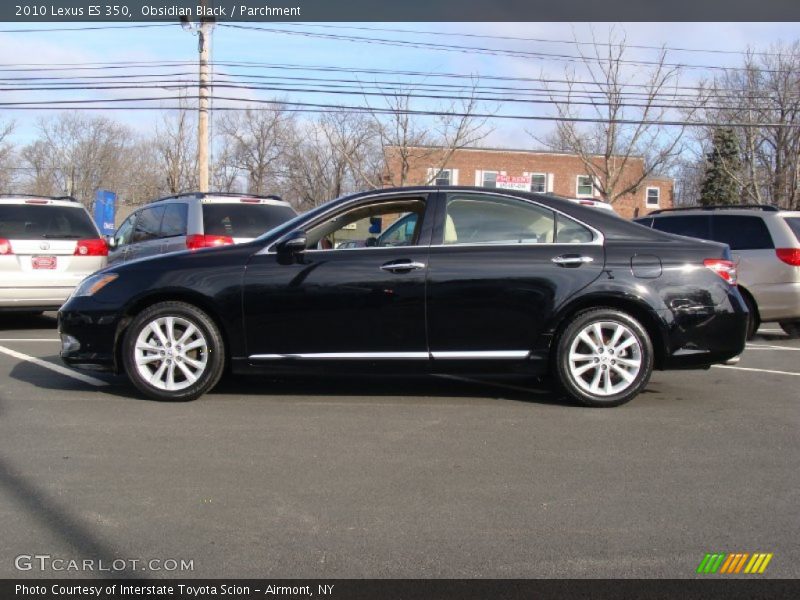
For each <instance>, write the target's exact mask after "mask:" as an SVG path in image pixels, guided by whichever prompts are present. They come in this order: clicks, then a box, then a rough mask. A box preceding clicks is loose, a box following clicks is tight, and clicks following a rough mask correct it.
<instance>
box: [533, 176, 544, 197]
mask: <svg viewBox="0 0 800 600" xmlns="http://www.w3.org/2000/svg"><path fill="white" fill-rule="evenodd" d="M531 191H532V192H537V193H539V194H543V193H544V192H546V191H547V175H545V174H544V173H531Z"/></svg>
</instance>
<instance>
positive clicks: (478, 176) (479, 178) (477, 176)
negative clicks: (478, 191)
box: [475, 169, 483, 187]
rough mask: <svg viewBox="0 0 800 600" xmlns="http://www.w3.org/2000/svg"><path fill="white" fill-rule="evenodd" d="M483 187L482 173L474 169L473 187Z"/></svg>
mask: <svg viewBox="0 0 800 600" xmlns="http://www.w3.org/2000/svg"><path fill="white" fill-rule="evenodd" d="M482 185H483V171H481V170H480V169H475V186H476V187H480V186H482Z"/></svg>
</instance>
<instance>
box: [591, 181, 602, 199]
mask: <svg viewBox="0 0 800 600" xmlns="http://www.w3.org/2000/svg"><path fill="white" fill-rule="evenodd" d="M592 196H594V197H595V198H599V197H600V179H598V178H597V177H595V178H594V187H593V188H592Z"/></svg>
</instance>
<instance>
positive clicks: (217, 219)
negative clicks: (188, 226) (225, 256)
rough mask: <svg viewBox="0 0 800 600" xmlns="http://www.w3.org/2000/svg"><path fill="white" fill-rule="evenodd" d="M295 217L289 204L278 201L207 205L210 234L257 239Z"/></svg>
mask: <svg viewBox="0 0 800 600" xmlns="http://www.w3.org/2000/svg"><path fill="white" fill-rule="evenodd" d="M295 216H296V215H295V212H294V211H293V210H292V209H291V208H290V207H289V206H280V205H275V204H234V203H232V202H219V203H217V204H203V230H204V233H205V234H206V235H225V236H228V237H232V238H257V237H258V236H260V235H262V234H264V233H266V232H267V231H269V230H270V229H272V228H274V227H277V226H278V225H280V224H282V223H285V222H286V221H288V220H289V219H293V218H294V217H295Z"/></svg>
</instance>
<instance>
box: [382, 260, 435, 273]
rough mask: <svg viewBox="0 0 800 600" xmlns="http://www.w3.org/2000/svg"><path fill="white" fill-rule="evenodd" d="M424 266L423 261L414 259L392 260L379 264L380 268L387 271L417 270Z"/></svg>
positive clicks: (405, 271)
mask: <svg viewBox="0 0 800 600" xmlns="http://www.w3.org/2000/svg"><path fill="white" fill-rule="evenodd" d="M424 268H425V263H421V262H417V261H414V260H393V261H391V262H388V263H386V264H383V265H381V269H382V270H384V271H389V272H390V273H408V272H409V271H418V270H419V269H424Z"/></svg>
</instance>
